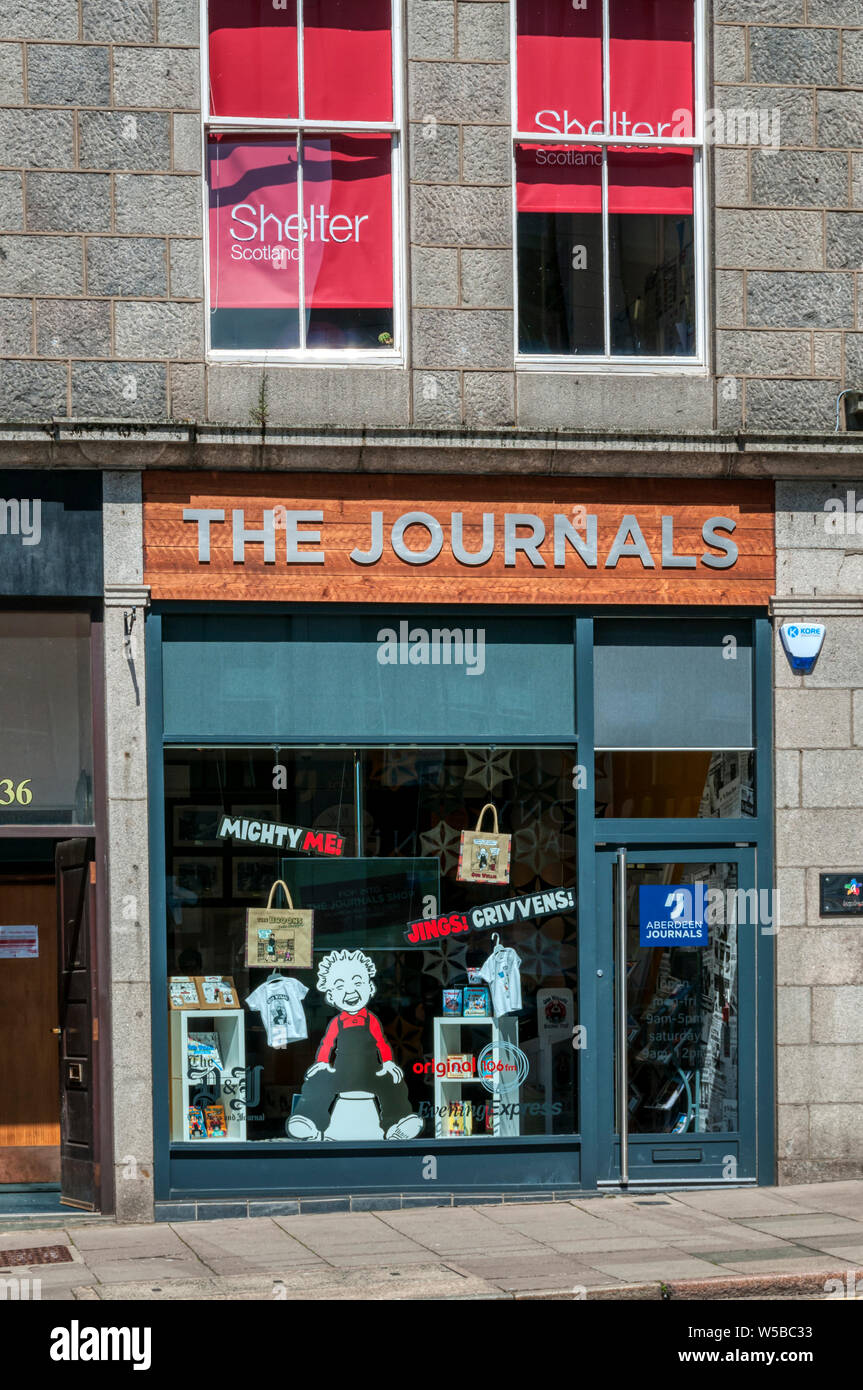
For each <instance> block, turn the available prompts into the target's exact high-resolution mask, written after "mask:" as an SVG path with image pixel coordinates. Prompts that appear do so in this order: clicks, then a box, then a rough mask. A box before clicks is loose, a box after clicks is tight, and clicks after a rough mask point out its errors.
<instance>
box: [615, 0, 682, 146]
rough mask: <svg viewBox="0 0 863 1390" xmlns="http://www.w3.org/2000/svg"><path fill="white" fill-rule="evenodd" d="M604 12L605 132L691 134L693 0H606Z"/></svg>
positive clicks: (617, 133)
mask: <svg viewBox="0 0 863 1390" xmlns="http://www.w3.org/2000/svg"><path fill="white" fill-rule="evenodd" d="M588 3H590V0H588ZM608 8H609V23H610V36H609V75H610V96H611V130H610V131H609V134H612V135H627V134H630V135H659V136H661V135H668V134H672V135H687V136H691V135H692V133H693V106H694V94H693V45H694V21H695V9H694V6H693V4H692V0H609V7H608Z"/></svg>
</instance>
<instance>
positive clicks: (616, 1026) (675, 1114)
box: [597, 846, 772, 1183]
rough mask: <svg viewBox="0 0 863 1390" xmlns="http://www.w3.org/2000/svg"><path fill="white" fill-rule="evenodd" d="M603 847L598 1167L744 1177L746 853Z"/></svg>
mask: <svg viewBox="0 0 863 1390" xmlns="http://www.w3.org/2000/svg"><path fill="white" fill-rule="evenodd" d="M597 857H598V864H597V889H598V896H597V901H598V908H599V918H600V920H599V934H600V943H601V944H600V962H599V964H600V971H601V974H600V975H599V978H598V981H597V983H598V985H599V986H600V990H599V1000H600V1008H599V1018H600V1029H601V1041H600V1053H601V1058H602V1062H601V1065H600V1068H599V1071H600V1107H599V1109H600V1151H599V1179H600V1181H607V1182H622V1183H627V1182H628V1183H650V1182H660V1183H664V1182H669V1181H678V1182H685V1181H687V1180H688V1181H692V1180H693V1179H696V1180H699V1181H720V1180H725V1181H741V1180H745V1179H749V1180H752V1179H754V1178H755V1175H756V1168H755V1080H756V1077H755V1071H756V1068H755V1053H756V1048H755V995H756V989H755V984H756V959H757V938H758V933H759V931H760V930H762V929H764V928H766V929H768V930H769V929H770V928H771V926H772V924H771V923H768V922H766V921H765V920H759V919H760V917H761V916H763V914H760V913H759V899H758V895H757V893H756V890H755V854H754V851H753V850H752V849H736V848H735V849H729V848H727V847H723V848H717V849H703V848H698V849H682V850H678V851H673V852H668V851H662V850H640V849H633V848H628V847H625V846H621V847H620V848H619V849H618V850H617V851H616V852H614V851H609V850H605V851H599V852H598V855H597ZM603 985H604V986H605V988H602V986H603Z"/></svg>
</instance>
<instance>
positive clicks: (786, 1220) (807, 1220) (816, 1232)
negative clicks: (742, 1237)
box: [738, 1211, 863, 1240]
mask: <svg viewBox="0 0 863 1390" xmlns="http://www.w3.org/2000/svg"><path fill="white" fill-rule="evenodd" d="M738 1228H739V1229H740V1230H753V1231H763V1232H764V1234H765V1235H771V1236H787V1237H789V1238H792V1239H793V1238H794V1237H797V1236H844V1235H847V1236H848V1238H849V1240H854V1239H857V1240H863V1222H861V1221H853V1220H852V1219H851V1218H850V1217H848V1216H836V1215H835V1214H834V1213H833V1212H826V1211H825V1212H813V1213H811V1214H803V1215H800V1216H766V1217H763V1218H762V1219H760V1220H757V1221H741V1222H740V1223H739V1227H738Z"/></svg>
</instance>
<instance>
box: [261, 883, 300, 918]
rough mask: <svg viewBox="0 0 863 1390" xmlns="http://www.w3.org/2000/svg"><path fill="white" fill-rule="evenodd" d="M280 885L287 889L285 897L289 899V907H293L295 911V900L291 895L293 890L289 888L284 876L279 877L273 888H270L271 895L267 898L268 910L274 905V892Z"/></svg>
mask: <svg viewBox="0 0 863 1390" xmlns="http://www.w3.org/2000/svg"><path fill="white" fill-rule="evenodd" d="M280 886H281V887H282V888H284V890H285V897H286V898H287V900H288V907H289V908H290V909H291V911H293V909H294V900H293V898H292V897H291V890H290V888H289V887H288V885H287V884H286V883H285V880H284V879H283V878H277V879H276V881H275V883H274V884H273V886H272V888H271V889H270V896H269V897H268V898H267V911H268V912H269V911H270V908H271V907H272V906H273V894H274V893H275V891H276V889H277V888H278V887H280Z"/></svg>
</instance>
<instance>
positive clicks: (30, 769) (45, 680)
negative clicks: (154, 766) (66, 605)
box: [0, 612, 93, 825]
mask: <svg viewBox="0 0 863 1390" xmlns="http://www.w3.org/2000/svg"><path fill="white" fill-rule="evenodd" d="M0 652H2V656H3V659H2V662H0V825H28V824H29V825H89V824H91V823H92V820H93V724H92V708H91V700H90V620H89V618H88V617H87V616H86V615H85V614H83V613H2V612H0Z"/></svg>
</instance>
